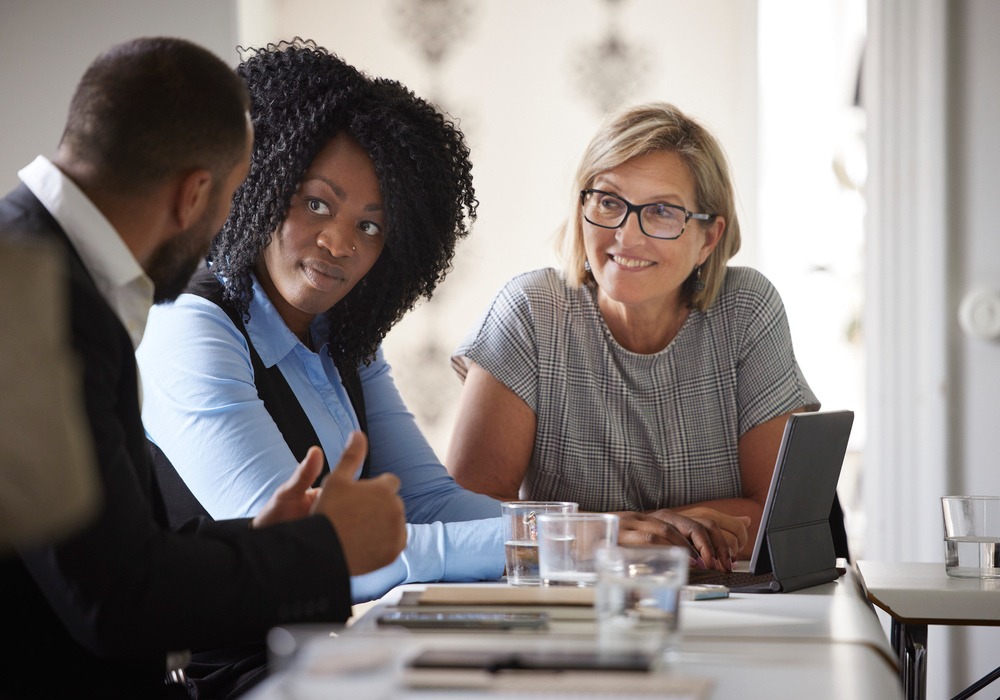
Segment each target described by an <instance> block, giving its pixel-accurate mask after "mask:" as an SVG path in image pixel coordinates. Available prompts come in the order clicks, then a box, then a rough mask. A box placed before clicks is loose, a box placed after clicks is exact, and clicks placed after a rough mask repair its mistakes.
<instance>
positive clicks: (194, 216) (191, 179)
mask: <svg viewBox="0 0 1000 700" xmlns="http://www.w3.org/2000/svg"><path fill="white" fill-rule="evenodd" d="M212 184H213V183H212V173H211V171H209V170H208V169H206V168H198V169H196V170H192V171H190V172H189V173H187V174H186V175H183V176H182V177H181V178H180V180H179V181H178V183H177V189H176V190H175V195H174V217H175V219H176V220H177V224H178V226H179V227H180V228H182V229H186V228H189V227H190V226H191V225H192V224H193V223H194V222H196V221H198V220H199V219H200V218H201V217H202V215H203V214H204V213H205V211H206V209H207V207H208V205H209V201H210V200H211V198H212V197H211V195H212Z"/></svg>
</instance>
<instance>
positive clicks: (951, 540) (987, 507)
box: [941, 496, 1000, 579]
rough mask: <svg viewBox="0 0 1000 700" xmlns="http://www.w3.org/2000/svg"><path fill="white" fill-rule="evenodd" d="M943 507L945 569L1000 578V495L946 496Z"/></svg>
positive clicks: (957, 574)
mask: <svg viewBox="0 0 1000 700" xmlns="http://www.w3.org/2000/svg"><path fill="white" fill-rule="evenodd" d="M941 509H942V511H943V514H944V550H945V552H944V568H945V572H946V573H947V574H948V575H949V576H952V577H954V578H980V579H1000V496H942V497H941Z"/></svg>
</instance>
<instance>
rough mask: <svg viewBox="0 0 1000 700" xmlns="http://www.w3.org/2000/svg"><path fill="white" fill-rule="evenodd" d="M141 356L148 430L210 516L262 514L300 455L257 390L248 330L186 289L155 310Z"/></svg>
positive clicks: (150, 436)
mask: <svg viewBox="0 0 1000 700" xmlns="http://www.w3.org/2000/svg"><path fill="white" fill-rule="evenodd" d="M136 358H137V360H138V362H139V372H140V376H141V380H142V389H143V402H142V417H143V424H144V425H145V428H146V433H147V436H148V437H149V438H150V439H151V440H152V441H153V442H154V443H156V444H157V446H159V448H160V449H161V450H163V453H164V454H165V455H166V456H167V458H168V459H169V460H170V461H171V462H172V463H173V465H174V468H175V469H176V470H177V473H178V474H180V476H181V478H183V479H184V481H185V483H186V484H187V485H188V488H190V489H191V492H192V493H193V494H194V496H195V497H196V498H197V499H198V500H199V501H200V502H201V504H202V505H203V506H204V507H205V509H206V510H207V511H208V512H209V514H211V515H212V517H213V518H216V519H222V518H235V517H252V516H253V515H255V514H256V513H257V512H258V511H260V509H261V508H262V507H263V506H264V504H265V503H266V502H267V500H268V498H270V496H271V494H273V493H274V491H275V490H276V489H277V488H278V486H280V485H281V484H282V483H283V482H284V481H285V480H286V479H287V478H288V477H289V476H290V475H291V473H292V472H293V471H294V469H295V467H296V466H297V464H298V460H296V459H295V456H294V455H293V454H292V451H291V449H289V447H288V445H287V444H286V443H285V440H284V438H283V437H282V435H281V432H280V431H279V430H278V427H277V425H275V423H274V420H273V419H272V418H271V416H270V414H269V413H268V412H267V409H266V408H265V407H264V402H263V401H261V399H260V396H258V394H257V387H256V386H255V384H254V372H253V366H252V364H251V361H250V351H249V348H248V347H247V343H246V339H245V338H244V337H243V334H242V333H240V331H239V330H238V329H237V328H236V326H234V325H233V322H232V321H231V320H230V319H229V317H228V316H227V315H226V313H225V312H224V311H223V310H222V309H221V308H219V307H218V306H217V305H216V304H214V303H212V302H211V301H208V300H207V299H203V298H201V297H198V296H195V295H191V294H182V295H181V296H180V297H179V298H178V299H177V301H175V302H174V303H173V304H161V305H157V306H154V307H153V310H152V311H151V313H150V317H149V323H148V325H147V327H146V333H145V336H144V337H143V341H142V344H141V345H140V346H139V350H138V351H137V353H136Z"/></svg>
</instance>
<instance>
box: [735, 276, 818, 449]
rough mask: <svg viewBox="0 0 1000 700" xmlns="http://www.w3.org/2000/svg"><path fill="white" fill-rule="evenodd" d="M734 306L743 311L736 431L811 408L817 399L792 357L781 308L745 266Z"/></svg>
mask: <svg viewBox="0 0 1000 700" xmlns="http://www.w3.org/2000/svg"><path fill="white" fill-rule="evenodd" d="M746 276H747V280H746V283H745V284H743V285H742V287H741V289H740V291H739V293H738V297H739V301H738V303H737V305H736V307H737V308H738V309H741V312H740V315H742V316H743V319H744V320H743V322H742V324H741V328H742V332H741V337H740V350H739V357H738V378H737V402H738V405H739V422H740V427H739V432H740V435H743V434H744V433H746V432H747V431H748V430H750V429H751V428H753V427H755V426H757V425H760V424H761V423H764V422H766V421H768V420H770V419H772V418H775V417H777V416H780V415H782V414H783V413H788V412H789V411H792V410H795V409H798V408H802V407H805V409H806V410H809V411H814V410H817V409H818V408H819V405H820V404H819V400H818V399H817V398H816V395H815V394H814V393H813V391H812V389H811V388H810V387H809V384H808V383H807V382H806V379H805V376H804V375H803V374H802V370H801V369H800V368H799V364H798V362H797V361H796V359H795V352H794V349H793V348H792V336H791V331H790V330H789V327H788V318H787V316H786V315H785V307H784V305H783V304H782V302H781V297H780V295H779V294H778V291H777V289H775V288H774V286H773V285H772V284H771V283H770V282H769V281H768V280H767V279H766V278H765V277H764V276H763V275H761V274H760V273H758V272H756V271H753V270H747V271H746Z"/></svg>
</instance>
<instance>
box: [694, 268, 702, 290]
mask: <svg viewBox="0 0 1000 700" xmlns="http://www.w3.org/2000/svg"><path fill="white" fill-rule="evenodd" d="M694 291H695V292H704V291H705V283H704V282H703V281H702V279H701V265H699V266H698V267H696V268H695V269H694Z"/></svg>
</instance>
